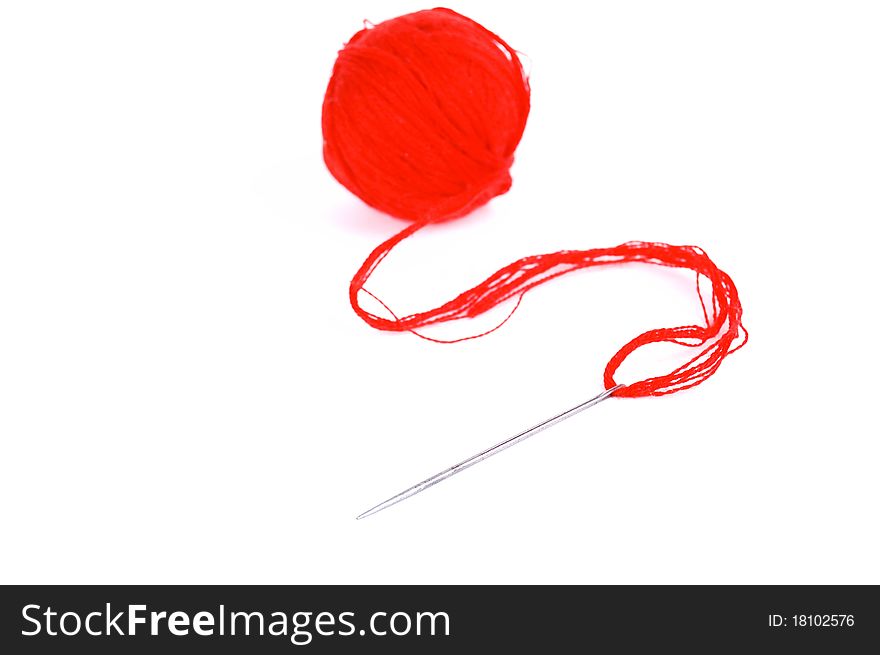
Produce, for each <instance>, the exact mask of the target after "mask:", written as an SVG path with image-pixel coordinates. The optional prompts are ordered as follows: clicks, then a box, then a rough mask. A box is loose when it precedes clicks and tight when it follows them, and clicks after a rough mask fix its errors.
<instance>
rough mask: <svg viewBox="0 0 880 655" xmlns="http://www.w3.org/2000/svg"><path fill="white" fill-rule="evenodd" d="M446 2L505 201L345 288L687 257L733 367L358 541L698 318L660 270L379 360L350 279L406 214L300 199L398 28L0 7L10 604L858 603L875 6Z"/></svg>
mask: <svg viewBox="0 0 880 655" xmlns="http://www.w3.org/2000/svg"><path fill="white" fill-rule="evenodd" d="M453 7H454V8H455V9H457V10H459V11H461V12H462V13H465V14H467V15H469V16H471V17H472V18H474V19H476V20H478V21H479V22H481V23H483V24H485V25H486V26H487V27H489V28H490V29H492V30H493V31H496V32H497V33H498V34H500V35H501V36H502V37H503V38H504V39H506V40H507V41H508V42H509V43H510V44H511V45H512V46H513V47H515V48H517V49H518V50H520V51H522V52H524V53H525V54H526V55H527V56H528V58H529V60H530V64H529V65H530V67H531V73H532V86H533V111H532V115H531V117H530V121H529V125H528V128H527V130H526V134H525V137H524V139H523V141H522V144H521V147H520V149H519V151H518V154H517V163H516V165H515V167H514V170H513V175H514V186H513V189H512V190H511V192H510V193H508V194H507V195H506V196H504V197H501V198H498V199H496V200H494V201H493V202H492V203H491V204H490V206H489V207H487V208H486V209H484V210H480V211H478V212H477V213H476V214H474V215H472V216H469V217H467V218H465V219H462V220H459V221H457V222H454V223H452V224H448V225H444V226H441V227H436V228H433V229H431V230H427V231H425V232H424V233H422V234H419V235H417V236H416V237H415V238H413V239H410V240H409V241H407V242H405V243H404V244H403V245H402V246H400V247H399V248H398V249H397V250H396V251H395V252H394V254H393V255H392V256H390V257H389V258H388V259H387V260H386V262H385V263H384V264H383V266H382V268H380V270H379V271H378V272H377V274H376V275H375V276H374V278H373V280H371V282H370V283H369V285H368V288H370V289H371V290H372V291H374V292H376V293H378V294H379V295H380V296H381V297H382V298H383V299H384V300H386V301H387V302H388V303H389V304H390V305H391V306H392V307H393V308H395V309H396V310H398V311H401V312H411V311H416V310H423V309H427V308H429V307H432V306H435V305H437V304H439V303H441V302H444V301H446V300H448V299H449V298H450V297H452V296H453V295H455V294H457V293H458V292H459V291H461V290H463V289H465V288H467V287H468V286H471V285H472V284H474V283H476V282H477V281H479V280H482V279H483V278H484V277H485V276H486V275H488V274H489V273H491V272H493V271H494V270H496V269H497V268H499V267H500V266H502V265H504V264H506V263H508V262H509V261H510V260H512V259H513V258H516V257H519V256H522V255H526V254H535V253H538V252H544V251H550V250H555V249H561V248H589V247H598V246H606V245H614V244H617V243H620V242H622V241H626V240H630V239H641V240H662V241H667V242H670V243H694V244H699V245H700V246H702V247H704V248H705V249H706V250H707V251H708V252H709V254H710V256H711V257H712V258H713V259H714V260H715V261H716V263H717V264H718V265H719V266H721V267H722V268H723V269H725V270H727V271H728V272H729V273H730V274H731V275H732V276H733V279H734V280H735V281H736V283H737V285H738V287H739V290H740V293H741V296H742V301H743V305H744V309H745V314H744V321H745V324H746V326H747V327H748V328H749V330H750V332H751V334H752V341H751V342H750V344H749V345H748V346H747V347H746V348H745V349H743V350H742V351H740V352H739V353H737V354H735V355H734V356H732V357H731V358H730V359H729V360H727V361H726V362H725V363H724V364H723V366H722V368H721V370H720V371H719V373H718V374H717V375H716V376H715V377H713V378H712V379H711V380H710V381H709V382H707V383H706V384H704V385H702V386H700V387H698V388H696V389H694V390H692V391H688V392H685V393H681V394H678V395H675V396H670V397H665V398H660V399H644V400H610V401H608V402H605V403H603V404H601V405H599V406H598V407H596V408H594V409H591V410H589V411H588V412H586V413H584V414H581V415H579V416H578V417H577V418H575V419H572V420H570V421H568V422H566V423H564V424H561V425H559V426H558V427H555V428H553V429H552V430H551V431H548V432H544V433H543V434H541V435H540V436H539V437H536V438H534V439H532V440H530V441H528V442H526V443H524V444H522V445H519V446H517V447H516V448H514V449H512V450H510V451H507V452H506V453H504V454H503V455H500V456H498V457H496V458H493V459H492V460H489V461H487V462H486V463H484V464H481V465H480V466H478V467H476V468H474V469H471V470H470V471H468V472H467V473H464V474H462V475H460V476H457V477H456V478H454V479H452V480H450V481H448V482H445V483H443V484H442V485H440V486H438V487H435V488H434V489H431V490H430V491H428V492H426V493H424V494H422V495H420V496H418V497H416V498H415V499H412V500H409V501H407V502H405V503H403V504H400V505H398V506H396V507H394V508H393V509H391V510H388V511H386V512H383V513H381V514H379V515H376V516H374V517H371V518H369V519H367V520H364V521H355V520H354V517H355V515H356V514H358V513H359V512H361V511H362V510H364V509H366V508H367V507H369V506H371V505H373V504H374V503H376V502H378V501H380V500H382V499H384V498H386V497H388V496H389V495H391V494H393V493H395V492H397V491H399V490H400V489H402V488H403V487H406V486H409V485H410V484H412V483H414V482H416V481H418V480H420V479H422V478H423V477H426V476H427V475H429V474H431V473H433V472H435V471H436V470H438V469H440V468H443V467H445V466H446V465H449V464H451V463H453V462H455V461H457V460H459V459H461V458H463V457H465V456H467V455H469V454H471V453H472V452H474V451H475V450H478V449H481V448H482V447H484V446H487V445H489V444H491V443H494V442H495V441H497V440H500V439H502V438H504V437H506V436H508V435H509V434H510V433H512V432H516V431H518V430H519V429H521V428H523V427H526V426H528V425H530V424H532V423H535V422H537V421H539V420H541V419H543V418H545V417H546V416H548V415H551V414H553V413H555V412H557V411H559V410H561V409H564V408H566V407H568V406H570V405H573V404H575V403H577V402H580V401H581V400H583V399H585V398H587V397H589V396H592V395H594V394H595V393H596V392H598V391H599V390H601V373H602V370H603V368H604V366H605V362H606V361H607V359H608V358H609V357H610V356H611V355H612V354H613V353H614V352H615V351H616V350H617V348H619V347H620V346H621V345H622V344H623V343H624V342H625V341H627V340H629V339H630V338H631V337H633V336H635V335H636V334H638V333H639V332H641V331H643V330H645V329H649V328H654V327H663V326H670V325H680V324H684V323H686V322H691V321H694V320H696V319H698V318H699V316H700V314H699V305H698V304H697V303H696V299H695V296H694V295H693V290H692V287H691V278H690V276H687V275H684V274H681V275H679V274H676V273H674V272H666V271H658V270H656V269H652V268H650V267H639V266H635V267H625V268H620V269H613V268H611V269H606V270H601V271H591V272H588V273H582V274H577V275H571V276H568V277H567V278H566V279H561V280H557V281H555V282H553V283H551V284H548V285H546V286H545V287H542V288H541V289H539V290H537V291H535V292H533V293H531V294H530V295H529V296H527V297H526V299H525V301H524V302H523V304H522V306H521V308H520V310H519V312H518V313H517V315H516V316H515V317H514V319H513V320H511V322H510V323H508V325H506V326H505V327H504V329H502V330H501V331H499V332H497V333H495V334H494V335H492V336H490V337H487V338H485V339H480V340H477V341H472V342H467V343H464V344H459V345H456V346H441V345H435V344H430V343H427V342H424V341H422V340H420V339H417V338H415V337H413V336H411V335H407V334H385V333H380V332H377V331H375V330H372V329H370V328H369V327H368V326H366V325H365V324H364V323H362V322H361V321H360V320H359V319H358V318H357V317H356V316H355V314H354V313H353V312H352V311H351V308H350V307H349V305H348V298H347V292H348V282H349V280H350V278H351V275H352V274H353V273H354V271H355V270H356V269H357V267H358V266H359V265H360V263H361V262H362V260H363V258H364V257H365V256H366V255H367V253H368V252H369V251H370V249H372V248H373V247H374V246H375V245H376V244H377V243H379V241H380V240H382V239H384V238H386V237H388V236H390V235H391V234H392V233H394V232H395V231H396V230H398V229H400V228H401V227H402V224H401V223H400V222H398V221H395V220H392V219H390V218H387V217H385V216H382V215H380V214H378V213H376V212H374V211H372V210H369V209H367V208H365V207H364V206H362V205H361V204H360V202H359V201H358V200H357V199H355V198H354V197H353V196H351V195H350V194H349V193H348V192H347V191H345V189H343V188H342V187H341V186H339V185H338V184H337V183H336V182H335V181H334V180H333V179H332V178H331V177H330V175H329V174H328V172H327V171H326V168H325V167H324V164H323V161H322V158H321V131H320V109H321V101H322V98H323V92H324V88H325V85H326V83H327V79H328V77H329V74H330V70H331V67H332V64H333V60H334V58H335V54H336V51H337V50H338V48H339V47H340V46H341V45H342V43H343V42H344V41H345V40H347V39H348V38H349V37H350V36H351V35H352V34H353V33H354V32H355V31H357V30H358V29H359V28H360V26H361V24H362V21H363V19H369V20H371V21H373V22H378V21H381V20H384V19H387V18H391V17H393V16H396V15H398V14H401V13H406V12H408V11H413V10H417V9H421V8H423V6H422V5H419V4H413V3H411V2H379V1H375V2H373V1H369V0H361V1H359V2H334V3H329V2H328V3H319V2H312V3H299V2H292V1H288V2H257V3H254V2H139V3H135V2H128V3H118V2H79V3H67V2H9V3H3V5H2V8H0V94H2V102H0V445H2V459H0V462H2V464H0V465H2V475H0V496H2V500H0V523H2V526H3V529H2V531H3V536H2V540H0V549H2V557H0V579H2V581H3V582H30V583H36V582H44V583H46V582H94V583H98V582H110V583H122V582H125V583H154V582H178V583H196V582H212V583H215V582H216V583H219V582H233V583H238V582H249V583H267V582H285V583H341V582H382V583H385V582H387V583H392V582H405V583H430V582H441V583H447V582H449V583H452V582H455V583H461V582H475V583H489V582H500V583H514V582H553V583H559V582H582V583H636V582H640V583H660V582H666V583H670V582H671V583H693V582H696V583H704V582H705V583H708V582H713V583H866V582H872V583H880V563H878V562H880V559H878V557H877V553H878V552H880V530H878V520H877V514H878V512H877V505H878V503H877V501H878V497H880V493H878V492H880V482H878V475H877V471H878V456H880V445H878V440H877V438H878V430H877V419H876V391H877V382H876V381H877V371H878V361H877V360H878V358H877V348H876V329H877V309H876V293H877V292H876V279H877V266H876V263H875V259H876V243H877V242H876V239H875V238H874V235H875V234H876V233H877V220H878V217H880V191H878V179H880V177H878V176H880V155H878V153H880V127H878V126H880V120H878V117H880V91H878V89H880V86H878V73H880V39H878V38H877V36H878V33H880V13H878V9H877V5H876V3H870V2H862V3H859V2H845V3H839V2H825V3H817V2H763V1H762V2H739V3H706V2H665V3H655V2H618V3H591V2H586V3H573V2H555V3H554V2H544V3H534V2H526V3H514V2H464V1H461V2H458V3H456V4H454V5H453ZM505 309H506V308H502V309H501V310H499V311H500V313H497V314H495V315H493V316H488V317H485V321H478V322H475V323H472V324H470V325H466V324H458V325H453V326H443V327H442V328H440V329H439V330H438V331H436V332H434V334H439V335H443V336H446V335H450V336H451V335H463V334H469V333H473V332H474V331H476V330H477V329H480V328H482V327H485V326H488V325H490V324H492V322H493V321H495V320H497V319H498V318H499V317H500V316H502V315H503V313H504V311H505ZM685 354H687V353H685ZM681 355H682V353H679V352H678V351H675V350H672V351H664V350H662V349H660V348H658V349H656V350H653V351H648V352H645V353H642V354H640V355H639V357H638V358H637V359H635V360H634V361H633V362H632V363H629V362H628V363H627V365H626V367H625V369H624V370H622V371H621V375H620V379H621V380H622V381H626V380H628V379H629V380H632V379H637V378H639V377H644V375H645V374H647V373H649V372H654V371H656V372H659V371H662V370H668V368H669V366H670V363H671V362H673V361H681V360H680V359H677V358H678V357H680V356H681Z"/></svg>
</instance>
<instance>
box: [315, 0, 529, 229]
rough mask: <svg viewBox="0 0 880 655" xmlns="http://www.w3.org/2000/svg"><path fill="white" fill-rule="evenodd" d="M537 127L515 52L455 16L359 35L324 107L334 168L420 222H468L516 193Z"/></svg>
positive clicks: (392, 23)
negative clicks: (514, 174) (529, 122)
mask: <svg viewBox="0 0 880 655" xmlns="http://www.w3.org/2000/svg"><path fill="white" fill-rule="evenodd" d="M528 115H529V84H528V79H527V77H526V74H525V72H524V71H523V67H522V64H521V62H520V60H519V58H518V57H517V54H516V52H515V51H514V50H513V49H512V48H511V47H510V46H508V45H507V44H506V43H505V42H504V41H503V40H502V39H501V38H499V37H498V36H496V35H495V34H493V33H492V32H490V31H489V30H487V29H486V28H484V27H483V26H481V25H479V24H478V23H475V22H474V21H472V20H471V19H469V18H465V17H464V16H462V15H460V14H457V13H455V12H454V11H452V10H450V9H429V10H425V11H419V12H416V13H413V14H407V15H405V16H400V17H399V18H394V19H392V20H388V21H385V22H383V23H379V24H378V25H375V26H372V27H368V28H365V29H363V30H361V31H360V32H358V33H357V34H355V35H354V36H353V37H352V38H351V40H350V41H349V42H348V43H347V44H346V46H345V47H344V48H343V49H342V50H341V51H340V52H339V56H338V58H337V60H336V64H335V65H334V67H333V74H332V76H331V79H330V83H329V85H328V87H327V93H326V95H325V97H324V107H323V112H322V127H323V132H324V161H325V162H326V163H327V167H328V168H329V169H330V172H331V173H332V174H333V176H334V177H335V178H336V179H337V180H339V182H341V183H342V184H343V186H345V187H346V188H347V189H348V190H349V191H351V192H352V193H354V194H355V195H356V196H358V197H359V198H360V199H361V200H363V201H364V202H366V203H367V204H368V205H371V206H372V207H375V208H376V209H378V210H380V211H383V212H385V213H387V214H391V215H392V216H396V217H398V218H403V219H407V220H412V221H424V220H429V221H442V220H447V219H450V218H456V217H458V216H464V215H465V214H467V213H469V212H470V211H472V210H473V209H476V208H477V207H479V206H480V205H483V204H485V203H486V202H488V201H489V200H491V199H492V198H493V197H495V196H497V195H500V194H502V193H505V192H506V191H507V190H508V189H509V188H510V184H511V180H510V173H509V169H510V166H511V164H512V163H513V153H514V150H515V149H516V147H517V145H518V144H519V141H520V138H521V137H522V133H523V130H524V129H525V126H526V119H527V118H528Z"/></svg>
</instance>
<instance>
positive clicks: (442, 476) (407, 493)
mask: <svg viewBox="0 0 880 655" xmlns="http://www.w3.org/2000/svg"><path fill="white" fill-rule="evenodd" d="M624 386H626V385H623V384H618V385H617V386H616V387H612V388H611V389H606V390H605V391H603V392H602V393H600V394H599V395H598V396H595V397H593V398H590V399H589V400H586V401H584V402H582V403H581V404H580V405H575V406H574V407H572V408H571V409H567V410H566V411H564V412H562V413H561V414H557V415H556V416H554V417H552V418H548V419H547V420H546V421H542V422H541V423H538V424H537V425H535V426H532V427H530V428H529V429H528V430H524V431H523V432H520V433H519V434H516V435H514V436H512V437H510V438H508V439H505V440H504V441H502V442H500V443H497V444H495V445H494V446H492V447H491V448H487V449H486V450H484V451H482V452H479V453H477V454H476V455H473V456H472V457H468V458H467V459H466V460H463V461H461V462H459V463H458V464H455V465H454V466H450V467H449V468H448V469H446V470H444V471H440V473H437V474H436V475H432V476H431V477H430V478H428V479H426V480H422V481H421V482H419V483H418V484H416V485H413V486H412V487H410V488H409V489H406V490H404V491H401V492H400V493H399V494H397V495H396V496H392V497H391V498H389V499H388V500H386V501H384V502H381V503H379V504H378V505H376V506H375V507H371V508H370V509H368V510H367V511H366V512H364V513H363V514H360V515H359V516H358V517H357V520H360V519H363V518H366V517H368V516H370V515H372V514H376V513H377V512H381V511H382V510H383V509H387V508H389V507H391V506H392V505H396V504H397V503H399V502H401V501H403V500H406V499H407V498H412V497H413V496H415V495H416V494H419V493H421V492H423V491H424V490H425V489H427V488H428V487H433V486H434V485H435V484H437V483H438V482H443V480H446V479H447V478H451V477H452V476H453V475H455V474H456V473H461V472H462V471H464V470H465V469H467V468H470V467H471V466H473V465H474V464H478V463H479V462H482V461H483V460H484V459H488V458H490V457H492V455H497V454H498V453H500V452H501V451H502V450H506V449H507V448H510V447H511V446H514V445H516V444H518V443H519V442H521V441H525V440H526V439H528V438H529V437H531V436H534V435H536V434H538V433H539V432H540V431H541V430H545V429H547V428H549V427H551V426H553V425H556V424H557V423H560V422H561V421H564V420H565V419H567V418H570V417H572V416H574V415H575V414H577V413H578V412H582V411H583V410H585V409H587V408H589V407H592V406H593V405H598V404H599V403H601V402H602V401H603V400H605V399H606V398H608V397H609V396H611V395H612V394H613V393H614V392H615V391H617V390H619V389H622V388H623V387H624Z"/></svg>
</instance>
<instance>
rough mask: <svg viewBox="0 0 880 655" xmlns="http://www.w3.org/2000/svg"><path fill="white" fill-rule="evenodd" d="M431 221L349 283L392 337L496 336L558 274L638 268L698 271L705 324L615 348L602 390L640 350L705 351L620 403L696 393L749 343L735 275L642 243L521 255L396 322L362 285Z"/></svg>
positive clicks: (631, 388)
mask: <svg viewBox="0 0 880 655" xmlns="http://www.w3.org/2000/svg"><path fill="white" fill-rule="evenodd" d="M430 222H431V221H428V220H423V221H418V222H415V223H412V224H411V225H409V226H407V227H406V228H404V229H403V230H401V231H400V232H398V233H397V234H395V235H394V236H392V237H391V238H390V239H388V240H386V241H385V242H383V243H381V244H380V245H379V246H378V247H376V248H375V249H374V250H373V252H371V253H370V255H369V256H368V257H367V259H366V260H365V261H364V263H363V265H361V267H360V269H358V271H357V273H356V274H355V276H354V278H352V281H351V286H350V287H349V298H350V301H351V306H352V308H353V309H354V311H355V312H356V313H357V314H358V316H360V317H361V318H362V319H363V320H364V321H365V322H366V323H367V324H369V325H370V326H372V327H374V328H376V329H378V330H386V331H392V332H404V331H409V332H413V333H414V334H416V335H417V336H419V337H421V338H423V339H427V340H429V341H435V342H440V343H455V342H458V341H464V340H467V339H476V338H478V337H481V336H485V335H486V334H489V333H491V332H494V331H495V330H497V329H498V328H500V327H501V326H502V325H504V324H505V323H506V322H507V321H508V320H509V319H510V317H511V316H513V313H514V312H515V311H516V309H517V308H518V307H519V303H520V301H521V300H522V296H523V295H524V294H525V293H526V292H528V291H529V290H531V289H533V288H534V287H536V286H538V285H541V284H544V283H545V282H547V281H549V280H552V279H553V278H556V277H559V276H560V275H565V274H566V273H570V272H572V271H576V270H580V269H584V268H590V267H593V266H605V265H613V264H623V263H629V262H641V263H645V264H653V265H656V266H667V267H671V268H684V269H689V270H691V271H694V272H695V273H696V289H697V296H698V298H699V300H700V305H701V307H702V312H703V317H704V320H705V322H706V324H705V325H683V326H679V327H671V328H660V329H655V330H648V331H647V332H644V333H642V334H640V335H639V336H637V337H635V338H634V339H632V340H631V341H629V342H628V343H627V344H625V345H624V346H623V347H622V348H621V349H620V350H618V351H617V353H615V354H614V356H613V357H612V358H611V359H610V361H609V362H608V364H607V366H606V367H605V375H604V383H605V388H606V389H613V388H614V387H615V386H617V385H618V383H617V382H616V381H615V379H614V374H615V373H616V372H617V370H618V368H619V367H620V365H621V364H622V363H623V362H624V360H626V358H627V357H629V356H630V355H631V354H632V353H633V352H635V351H636V350H637V349H639V348H641V347H642V346H645V345H648V344H651V343H661V342H669V343H675V344H678V345H681V346H686V347H688V348H700V347H701V346H704V347H703V348H702V349H701V350H700V351H699V353H698V354H697V355H696V356H695V357H692V358H691V359H690V360H688V361H687V362H686V363H684V364H682V365H681V366H679V367H678V368H676V369H675V370H673V371H671V372H670V373H667V374H666V375H658V376H655V377H650V378H647V379H644V380H641V381H638V382H631V383H629V384H627V385H626V386H625V387H623V388H621V389H618V390H617V391H615V392H614V394H613V395H614V396H616V397H619V398H637V397H643V396H662V395H666V394H671V393H675V392H677V391H682V390H684V389H689V388H691V387H694V386H696V385H698V384H701V383H703V382H705V381H706V380H707V379H708V378H709V377H711V376H712V375H713V374H714V373H715V371H717V370H718V367H719V366H720V365H721V362H722V361H723V360H724V358H725V357H727V356H728V355H731V354H733V353H734V352H736V351H737V350H739V349H740V348H742V347H743V346H744V345H745V344H746V342H747V341H748V332H747V331H746V329H745V327H744V326H743V324H742V305H741V304H740V300H739V294H738V292H737V289H736V286H735V285H734V283H733V280H732V279H731V278H730V276H729V275H728V274H727V273H725V272H724V271H722V270H720V269H719V268H718V267H717V266H716V265H715V264H714V262H712V260H711V259H709V256H708V255H707V254H706V253H705V251H703V249H702V248H699V247H697V246H672V245H669V244H665V243H652V242H643V241H630V242H627V243H623V244H621V245H619V246H615V247H612V248H593V249H590V250H562V251H559V252H553V253H547V254H543V255H531V256H529V257H523V258H521V259H518V260H516V261H514V262H512V263H510V264H508V265H507V266H505V267H504V268H502V269H500V270H498V271H497V272H495V273H493V274H492V275H490V276H489V277H488V278H486V280H484V281H483V282H481V283H480V284H478V285H476V286H475V287H473V288H471V289H468V290H467V291H465V292H463V293H461V294H459V295H458V296H457V297H455V298H454V299H452V300H450V301H449V302H447V303H445V304H443V305H440V306H439V307H436V308H434V309H431V310H428V311H425V312H417V313H415V314H410V315H408V316H402V317H398V316H397V315H396V314H394V312H392V311H391V309H390V308H389V307H388V306H387V305H385V303H383V302H382V301H381V300H379V299H378V298H376V296H374V295H373V294H372V293H370V292H369V291H367V290H366V289H364V285H365V284H366V282H367V280H368V279H369V278H370V275H372V273H373V271H374V270H375V269H376V267H377V266H378V265H379V264H380V263H381V262H382V260H383V259H384V258H385V257H386V256H387V255H388V253H389V252H391V250H392V249H393V248H394V246H396V245H397V244H398V243H400V242H401V241H403V240H404V239H406V238H407V237H409V236H411V235H413V234H415V233H416V232H417V231H418V230H420V229H421V228H423V227H425V226H426V225H428V224H429V223H430ZM701 278H706V279H708V280H709V282H710V283H711V285H712V293H711V302H710V303H709V304H708V305H709V306H708V307H707V303H706V302H705V300H704V299H703V295H702V293H701V291H700V280H701ZM361 291H363V292H364V293H366V294H368V295H370V296H371V297H373V298H374V299H375V300H377V301H378V302H379V303H380V304H381V305H382V306H383V307H385V309H386V310H388V312H389V313H390V314H391V316H392V318H390V319H388V318H383V317H381V316H378V315H376V314H373V313H372V312H369V311H367V310H365V309H364V308H363V307H361V305H360V302H359V294H360V292H361ZM514 297H516V298H517V302H516V304H515V305H514V307H513V310H512V311H511V312H510V314H508V316H507V318H505V319H504V320H503V321H502V322H501V323H499V324H498V325H497V326H495V327H494V328H492V329H490V330H487V331H485V332H482V333H480V334H475V335H472V336H468V337H462V338H459V339H453V340H449V341H445V340H442V339H435V338H432V337H428V336H425V335H423V334H421V333H419V332H418V331H417V330H419V329H420V328H423V327H426V326H429V325H433V324H435V323H443V322H447V321H454V320H458V319H462V318H473V317H475V316H478V315H480V314H483V313H485V312H487V311H489V310H490V309H492V308H493V307H496V306H498V305H499V304H501V303H503V302H505V301H507V300H509V299H511V298H514ZM740 338H741V341H740ZM737 341H739V343H737Z"/></svg>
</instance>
